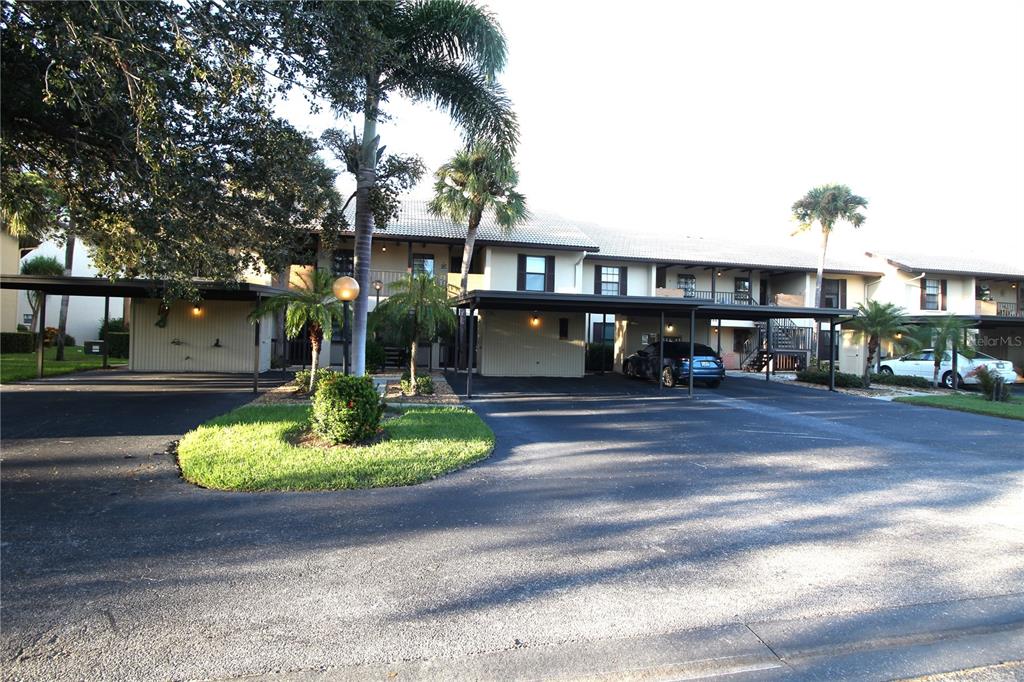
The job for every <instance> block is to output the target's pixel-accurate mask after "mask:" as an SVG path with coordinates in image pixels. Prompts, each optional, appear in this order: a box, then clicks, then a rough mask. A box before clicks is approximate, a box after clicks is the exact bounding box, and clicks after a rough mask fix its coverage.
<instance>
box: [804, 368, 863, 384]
mask: <svg viewBox="0 0 1024 682" xmlns="http://www.w3.org/2000/svg"><path fill="white" fill-rule="evenodd" d="M796 380H797V381H806V382H807V383H809V384H821V385H823V386H828V370H827V369H815V368H808V369H802V370H800V371H799V372H797V373H796ZM836 387H837V388H863V387H864V382H863V381H861V379H860V377H859V376H857V375H856V374H850V373H849V372H836Z"/></svg>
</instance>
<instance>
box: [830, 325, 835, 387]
mask: <svg viewBox="0 0 1024 682" xmlns="http://www.w3.org/2000/svg"><path fill="white" fill-rule="evenodd" d="M828 390H830V391H833V392H834V391H835V390H836V318H834V317H830V318H828Z"/></svg>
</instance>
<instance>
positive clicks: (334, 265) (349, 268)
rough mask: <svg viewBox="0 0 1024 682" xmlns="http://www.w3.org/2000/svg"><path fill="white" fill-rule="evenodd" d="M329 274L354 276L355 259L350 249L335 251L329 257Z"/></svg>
mask: <svg viewBox="0 0 1024 682" xmlns="http://www.w3.org/2000/svg"><path fill="white" fill-rule="evenodd" d="M331 274H332V275H334V276H335V277H344V276H348V277H355V274H356V269H355V261H354V260H353V258H352V252H351V251H335V252H334V258H332V259H331Z"/></svg>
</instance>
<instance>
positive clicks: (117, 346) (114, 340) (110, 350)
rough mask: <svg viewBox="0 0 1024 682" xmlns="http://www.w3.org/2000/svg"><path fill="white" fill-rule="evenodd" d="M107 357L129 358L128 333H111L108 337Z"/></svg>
mask: <svg viewBox="0 0 1024 682" xmlns="http://www.w3.org/2000/svg"><path fill="white" fill-rule="evenodd" d="M107 355H109V356H110V357H112V358H126V357H128V332H110V334H108V335H107Z"/></svg>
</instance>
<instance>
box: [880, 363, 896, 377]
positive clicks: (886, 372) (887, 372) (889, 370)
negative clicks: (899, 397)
mask: <svg viewBox="0 0 1024 682" xmlns="http://www.w3.org/2000/svg"><path fill="white" fill-rule="evenodd" d="M878 373H879V374H884V375H886V376H890V377H891V376H892V375H893V371H892V367H888V366H886V365H882V368H881V369H879V370H878Z"/></svg>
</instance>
